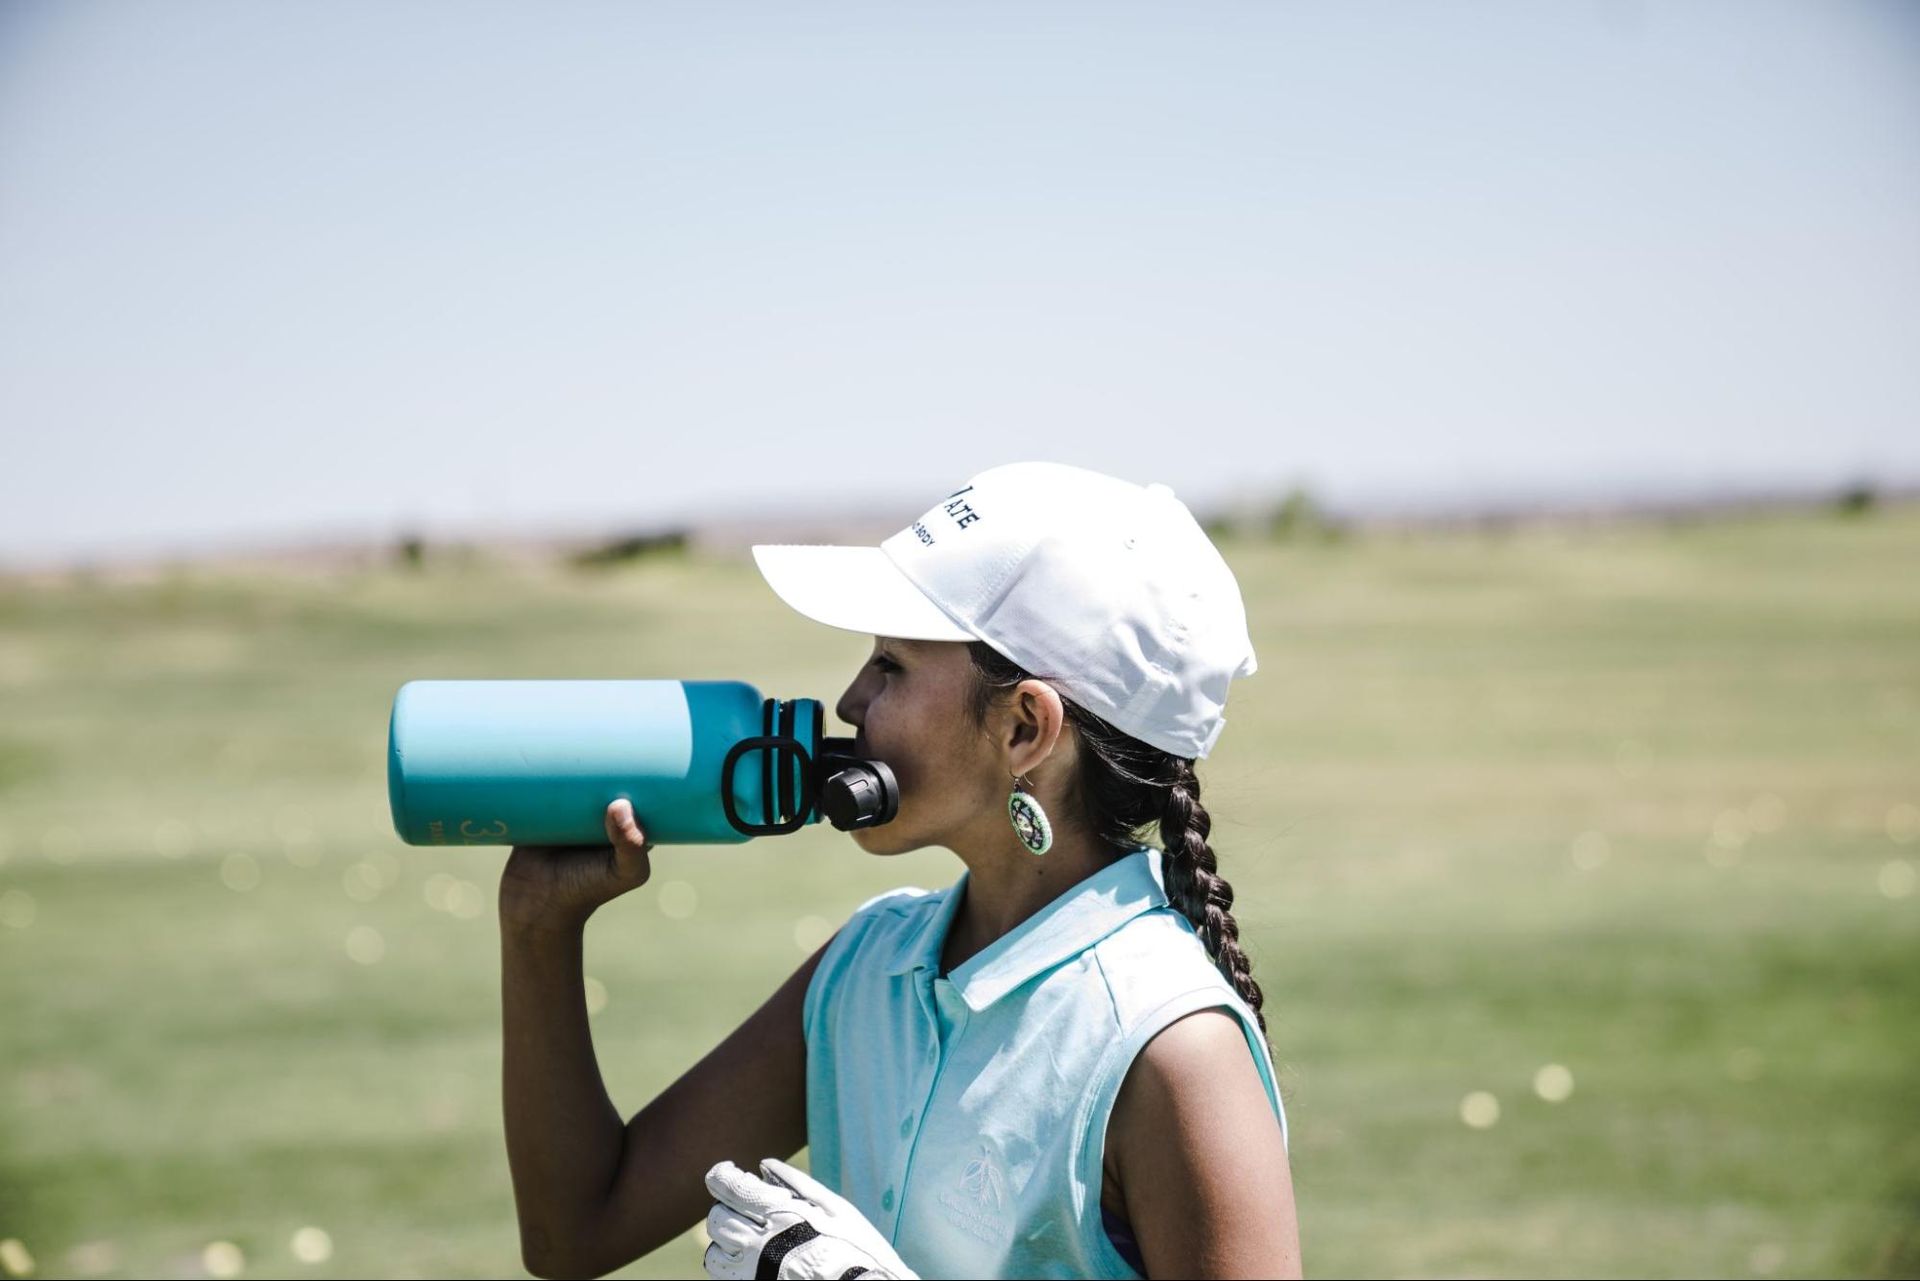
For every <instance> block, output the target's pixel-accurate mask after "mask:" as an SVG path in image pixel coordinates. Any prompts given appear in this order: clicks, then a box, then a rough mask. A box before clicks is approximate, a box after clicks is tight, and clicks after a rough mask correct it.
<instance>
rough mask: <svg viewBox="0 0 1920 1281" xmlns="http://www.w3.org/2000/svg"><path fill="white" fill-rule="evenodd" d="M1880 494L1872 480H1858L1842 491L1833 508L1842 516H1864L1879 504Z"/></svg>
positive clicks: (1834, 501)
mask: <svg viewBox="0 0 1920 1281" xmlns="http://www.w3.org/2000/svg"><path fill="white" fill-rule="evenodd" d="M1879 502H1880V495H1879V493H1878V492H1876V491H1875V489H1874V487H1873V483H1872V482H1871V481H1865V480H1862V481H1856V482H1855V483H1853V484H1851V485H1848V486H1847V487H1846V488H1845V489H1843V490H1841V491H1840V496H1839V497H1837V498H1835V499H1834V500H1833V509H1834V510H1835V511H1836V512H1838V513H1839V514H1840V515H1842V516H1864V515H1866V514H1867V513H1868V512H1870V511H1872V510H1873V509H1874V508H1875V507H1876V506H1878V505H1879Z"/></svg>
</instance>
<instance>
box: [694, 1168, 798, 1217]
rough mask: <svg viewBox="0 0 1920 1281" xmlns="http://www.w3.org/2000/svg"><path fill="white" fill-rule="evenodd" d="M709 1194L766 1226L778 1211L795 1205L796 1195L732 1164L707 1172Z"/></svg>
mask: <svg viewBox="0 0 1920 1281" xmlns="http://www.w3.org/2000/svg"><path fill="white" fill-rule="evenodd" d="M707 1191H709V1192H711V1193H713V1196H714V1199H715V1200H716V1201H719V1202H721V1203H723V1204H725V1205H727V1206H729V1207H731V1208H732V1209H734V1210H737V1211H739V1212H740V1213H741V1214H742V1215H744V1216H746V1217H747V1218H748V1219H751V1220H753V1221H754V1222H755V1223H765V1222H766V1221H767V1216H768V1215H770V1214H772V1213H773V1212H774V1211H775V1210H778V1209H782V1208H784V1207H787V1206H790V1205H792V1204H793V1193H791V1192H789V1191H787V1189H785V1188H783V1187H780V1186H778V1185H776V1184H772V1183H768V1182H767V1181H766V1180H765V1179H762V1178H760V1177H759V1176H758V1175H754V1174H748V1173H747V1172H746V1171H745V1170H743V1169H741V1168H740V1167H739V1166H737V1165H735V1164H734V1163H733V1162H731V1161H722V1162H720V1164H718V1165H716V1166H714V1167H713V1168H712V1169H711V1170H708V1171H707Z"/></svg>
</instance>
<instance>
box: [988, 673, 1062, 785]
mask: <svg viewBox="0 0 1920 1281" xmlns="http://www.w3.org/2000/svg"><path fill="white" fill-rule="evenodd" d="M1066 724H1067V709H1066V706H1065V704H1063V703H1062V702H1061V701H1060V694H1059V692H1058V691H1056V690H1055V689H1054V688H1053V686H1051V685H1049V684H1047V683H1046V682H1045V681H1040V680H1031V679H1029V680H1024V681H1021V682H1020V683H1019V684H1018V685H1016V686H1014V688H1013V697H1012V698H1011V699H1009V700H1008V702H1007V721H1006V726H1005V729H1004V730H1003V734H1004V738H1003V744H1002V745H1003V746H1004V747H1005V748H1006V753H1007V768H1008V769H1009V770H1010V771H1011V772H1013V773H1015V774H1019V775H1023V776H1024V775H1025V774H1026V773H1027V772H1028V771H1029V770H1032V769H1034V768H1035V767H1037V766H1038V765H1039V764H1040V763H1041V762H1042V761H1044V760H1046V759H1047V758H1048V757H1050V756H1052V755H1053V750H1054V748H1055V747H1056V746H1057V745H1058V744H1059V741H1060V733H1061V731H1062V730H1063V729H1065V728H1066Z"/></svg>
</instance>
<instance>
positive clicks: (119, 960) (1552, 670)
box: [0, 506, 1920, 1277]
mask: <svg viewBox="0 0 1920 1281" xmlns="http://www.w3.org/2000/svg"><path fill="white" fill-rule="evenodd" d="M1223 550H1224V551H1225V553H1226V555H1227V557H1228V559H1229V560H1230V561H1231V562H1232V564H1233V566H1234V568H1235V570H1236V572H1237V573H1238V574H1239V576H1240V580H1241V584H1242V588H1243V591H1244V593H1245V595H1246V597H1247V600H1248V604H1249V609H1250V612H1251V616H1252V617H1251V621H1252V625H1253V629H1254V637H1255V644H1256V647H1257V650H1258V652H1259V655H1260V660H1261V671H1260V673H1259V674H1258V675H1256V676H1255V677H1254V678H1252V679H1251V680H1249V681H1246V682H1244V683H1241V684H1238V685H1236V687H1235V690H1234V697H1233V704H1232V707H1231V709H1230V716H1229V721H1230V724H1229V727H1228V729H1227V731H1226V732H1225V734H1224V735H1223V737H1222V739H1221V742H1220V746H1219V749H1218V750H1217V751H1216V752H1215V754H1214V755H1213V757H1211V758H1210V759H1209V760H1208V761H1207V762H1205V763H1203V765H1202V767H1201V777H1202V779H1203V781H1204V784H1205V789H1206V790H1205V799H1206V802H1207V803H1208V805H1209V808H1210V810H1211V812H1212V814H1213V818H1214V829H1213V835H1214V844H1215V847H1216V849H1217V850H1218V851H1219V852H1220V856H1221V862H1222V867H1223V870H1224V871H1225V872H1226V873H1227V874H1228V875H1229V876H1230V877H1231V879H1232V881H1233V883H1234V885H1235V886H1236V888H1237V890H1238V894H1239V898H1238V903H1237V905H1236V910H1237V915H1238V916H1239V919H1240V920H1241V922H1242V926H1243V930H1244V934H1245V937H1246V939H1247V940H1248V942H1249V945H1250V951H1251V953H1252V955H1253V958H1254V963H1255V964H1254V973H1255V977H1256V978H1257V979H1258V980H1259V981H1260V982H1261V983H1262V984H1263V985H1264V987H1265V989H1266V992H1267V1002H1268V1004H1267V1009H1268V1014H1269V1020H1270V1025H1271V1029H1272V1039H1273V1042H1274V1046H1275V1052H1276V1058H1277V1060H1278V1061H1279V1063H1280V1064H1281V1065H1282V1070H1283V1087H1284V1089H1285V1092H1286V1095H1287V1100H1288V1106H1289V1116H1290V1119H1291V1121H1292V1124H1293V1161H1294V1167H1295V1172H1294V1174H1295V1180H1296V1187H1297V1194H1298V1200H1299V1209H1300V1220H1301V1225H1302V1240H1303V1249H1304V1254H1305V1261H1306V1266H1307V1269H1308V1271H1309V1273H1310V1274H1342V1275H1355V1276H1387V1275H1408V1276H1411V1275H1421V1276H1461V1275H1491V1276H1584V1275H1596V1274H1607V1275H1643V1276H1693V1275H1715V1276H1749V1275H1764V1274H1773V1275H1802V1276H1815V1275H1828V1274H1836V1273H1838V1274H1849V1275H1913V1274H1915V1273H1916V1272H1920V1126H1917V1125H1916V1121H1920V1073H1917V1072H1916V1062H1917V1061H1920V1059H1917V1056H1916V1050H1920V948H1916V942H1917V941H1920V895H1917V894H1915V893H1914V892H1913V879H1914V878H1913V875H1912V871H1913V868H1914V866H1915V865H1916V864H1920V830H1916V829H1920V811H1917V810H1916V809H1915V808H1914V807H1915V806H1920V575H1917V574H1916V567H1917V566H1920V509H1916V508H1913V507H1908V506H1896V507H1891V508H1885V509H1882V510H1880V511H1877V512H1875V513H1873V514H1871V515H1869V516H1866V517H1862V518H1855V519H1841V518H1836V517H1834V516H1831V515H1826V514H1817V513H1808V514H1804V515H1775V516H1764V517H1759V516H1743V517H1729V518H1723V519H1715V520H1710V521H1703V522H1698V523H1691V524H1686V525H1681V526H1676V527H1664V526H1661V525H1644V526H1632V527H1611V528H1593V529H1585V530H1573V529H1562V530H1554V529H1541V530H1530V531H1515V532H1509V533H1505V534H1473V533H1457V534H1429V535H1421V536H1407V535H1389V534H1374V535H1366V536H1361V537H1355V538H1349V539H1346V540H1343V541H1338V542H1327V543H1286V542H1281V543H1254V542H1240V541H1228V542H1225V543H1224V544H1223ZM865 652H866V643H865V641H864V640H863V639H862V638H860V637H856V636H853V635H851V634H848V633H843V632H836V631H833V630H831V629H827V628H823V627H819V626H816V625H814V624H812V623H810V622H808V621H807V620H805V619H803V618H801V617H799V616H797V615H795V614H792V613H791V612H789V611H788V610H787V609H786V608H785V607H784V606H783V605H782V604H781V603H780V602H779V601H778V600H777V599H776V598H775V597H774V596H773V595H772V593H771V592H770V591H768V590H767V589H766V587H765V586H764V584H763V582H762V581H761V579H760V578H759V576H758V574H757V573H756V572H755V571H754V569H753V568H752V566H751V564H749V563H747V562H744V561H728V560H712V559H705V558H701V557H698V556H693V555H673V556H660V557H653V558H643V559H641V560H637V561H635V562H633V563H630V564H627V565H622V566H617V567H613V568H609V569H602V570H597V571H592V572H575V573H565V572H559V571H554V572H541V571H535V570H530V569H525V568H511V567H508V566H505V565H499V564H489V563H487V562H486V561H484V560H472V559H469V560H467V561H463V562H458V563H447V564H436V563H435V562H434V560H433V559H432V558H431V557H429V559H428V562H427V564H426V567H425V570H424V571H423V572H409V571H407V570H406V569H404V568H401V567H398V566H396V567H395V568H393V569H392V570H385V571H369V572H363V573H357V574H352V575H348V576H345V577H336V578H317V577H311V576H298V575H283V576H270V575H264V574H253V575H246V576H239V575H216V574H214V573H211V572H208V571H193V570H182V571H179V572H177V573H175V574H173V575H171V576H170V577H168V578H166V579H165V580H164V581H157V582H150V583H145V584H140V585H120V586H113V585H109V584H105V583H100V582H90V581H85V580H82V581H77V582H74V583H71V584H67V585H62V586H57V587H56V586H27V585H24V584H21V583H18V582H15V583H12V584H0V1057H3V1059H4V1062H5V1070H4V1073H0V1239H3V1238H14V1239H17V1240H18V1241H19V1242H21V1243H23V1244H24V1246H25V1247H26V1249H27V1250H28V1251H30V1252H31V1254H32V1256H33V1258H34V1260H35V1262H36V1265H37V1268H38V1271H39V1273H40V1274H43V1275H62V1274H72V1273H91V1274H103V1275H159V1274H169V1275H192V1274H196V1273H199V1272H203V1271H204V1270H205V1268H206V1266H207V1263H208V1260H207V1259H206V1258H204V1257H203V1251H204V1249H205V1247H206V1246H207V1245H208V1243H210V1242H215V1241H226V1242H231V1243H233V1244H234V1245H236V1246H238V1247H239V1249H240V1251H241V1255H242V1256H243V1257H244V1260H245V1270H246V1272H247V1273H248V1274H251V1275H268V1274H271V1275H285V1274H298V1275H313V1276H374V1275H379V1276H392V1277H408V1276H492V1275H501V1274H508V1275H517V1274H519V1272H520V1269H519V1255H518V1248H517V1238H516V1233H515V1229H514V1222H513V1208H512V1198H511V1191H510V1187H509V1184H508V1179H507V1172H506V1165H505V1156H504V1150H503V1144H502V1139H501V1130H500V1115H499V1103H500V1101H499V1069H500V1064H499V1023H498V1019H499V1010H498V991H499V989H498V950H497V936H496V933H495V927H494V924H493V916H492V902H493V892H494V887H495V883H496V878H497V876H498V873H499V869H500V865H501V862H502V861H503V857H504V854H505V851H504V850H490V849H473V850H444V849H416V848H413V847H409V846H406V845H403V844H401V843H400V842H398V840H397V839H396V838H395V837H394V835H393V833H392V829H391V826H390V822H389V819H388V815H387V807H386V806H387V803H386V793H385V746H386V724H387V714H388V711H389V708H390V706H391V700H392V697H393V694H394V691H395V690H396V689H397V688H398V687H399V686H400V684H402V683H403V682H404V681H406V680H409V679H413V678H416V677H532V678H538V677H553V678H558V677H624V676H630V677H644V676H678V677H688V678H723V677H731V678H740V679H746V680H750V681H752V682H754V683H755V684H757V685H758V686H759V687H760V688H761V689H762V691H763V692H765V693H767V694H770V695H778V696H781V697H797V696H803V695H804V696H811V697H820V698H823V699H825V700H826V701H827V702H828V703H829V706H831V703H832V701H833V699H834V698H836V697H837V695H838V694H839V692H840V691H841V690H842V689H843V688H844V686H845V684H846V682H847V681H848V680H849V679H850V678H851V676H852V674H853V673H854V671H855V670H856V669H857V667H858V666H859V664H860V662H861V661H862V660H863V658H864V656H865ZM957 874H958V863H957V861H956V860H955V859H953V857H952V856H951V855H950V854H948V853H947V852H945V851H923V852H921V853H917V854H913V855H908V856H905V857H903V858H900V859H896V860H876V859H870V858H868V857H867V856H865V855H862V854H861V853H860V852H859V851H858V850H857V849H855V848H854V847H853V845H852V844H851V843H850V842H849V841H847V840H846V839H845V837H844V836H842V835H840V834H838V833H835V832H833V831H831V829H826V830H818V829H810V830H808V831H806V832H804V833H801V834H798V835H795V836H791V837H786V838H781V839H769V840H762V841H757V842H753V843H750V844H748V845H746V846H743V847H738V848H683V849H666V850H661V851H658V852H657V853H656V858H655V873H654V878H655V879H654V882H653V883H652V884H651V885H649V886H648V887H647V888H645V889H643V890H641V891H639V892H638V893H636V894H634V895H632V896H629V897H628V898H627V899H623V900H621V901H619V902H617V903H615V904H613V905H612V906H610V907H609V908H607V909H606V910H605V911H603V913H602V914H601V915H600V917H599V918H597V919H596V920H595V922H594V924H593V925H592V927H591V928H590V930H589V935H588V945H587V972H588V973H589V974H590V975H592V976H593V977H594V978H596V979H597V980H598V981H599V982H600V983H602V984H603V985H604V988H605V990H606V992H607V994H608V1000H607V1003H606V1005H605V1008H604V1009H602V1010H601V1011H599V1012H598V1013H597V1014H596V1015H595V1018H594V1027H595V1038H596V1044H597V1047H598V1052H599V1058H600V1063H601V1067H602V1070H603V1072H604V1073H605V1075H606V1077H607V1081H608V1086H609V1088H610V1089H611V1091H612V1093H613V1096H614V1099H615V1101H616V1103H617V1104H618V1105H619V1106H620V1108H621V1110H622V1111H623V1112H624V1113H629V1114H630V1113H631V1112H633V1111H634V1110H636V1109H638V1108H639V1107H640V1106H641V1105H642V1104H644V1103H645V1102H646V1101H647V1099H649V1098H650V1097H651V1096H652V1095H653V1093H654V1092H656V1091H657V1090H659V1089H660V1088H662V1087H663V1086H665V1085H666V1084H667V1083H668V1082H669V1081H671V1080H672V1079H673V1077H674V1076H675V1075H677V1074H678V1073H679V1072H680V1071H681V1070H683V1069H684V1068H685V1067H687V1066H688V1065H690V1064H691V1063H692V1062H693V1061H694V1060H695V1059H697V1058H698V1057H699V1056H700V1055H701V1054H703V1053H704V1052H705V1051H706V1050H707V1049H708V1048H709V1047H710V1046H711V1045H712V1044H713V1043H714V1042H715V1041H717V1040H718V1039H719V1038H720V1037H721V1036H722V1035H724V1034H725V1032H726V1031H727V1030H728V1029H730V1028H731V1027H732V1026H733V1025H734V1024H735V1023H737V1022H738V1020H739V1019H741V1018H742V1017H744V1016H745V1015H746V1014H747V1012H749V1011H750V1010H751V1009H752V1008H753V1007H754V1006H755V1005H757V1004H758V1003H759V1002H760V1001H761V1000H762V999H763V998H764V997H765V995H766V994H767V993H768V992H769V991H771V990H772V988H773V987H774V986H775V985H776V984H777V983H778V982H779V981H780V980H781V978H782V977H784V976H785V975H786V974H787V973H788V972H789V971H790V970H791V969H792V967H793V966H795V965H797V964H798V963H799V961H800V960H801V959H802V957H803V956H804V954H805V950H806V949H807V948H808V947H810V946H811V945H812V944H813V943H814V942H816V941H817V940H818V939H819V938H820V937H822V936H823V935H824V933H825V931H826V930H828V929H830V928H831V926H832V925H834V924H837V923H838V922H839V921H840V920H842V919H843V918H844V917H845V915H846V914H847V912H848V911H850V910H851V909H852V908H853V907H854V906H855V905H857V904H858V903H859V902H860V901H861V900H862V899H864V898H866V897H868V896H870V895H872V894H875V893H878V892H879V891H881V890H883V889H886V888H888V887H891V886H894V885H900V884H920V885H928V886H937V885H944V884H947V883H949V882H951V881H952V880H953V879H954V877H955V876H956V875H957ZM674 883H678V884H674ZM670 885H671V886H672V888H671V889H670V890H669V888H668V887H669V886H670ZM689 901H691V902H692V904H693V908H692V911H691V914H690V915H669V914H667V913H666V912H665V911H663V910H662V907H663V905H664V906H669V907H674V908H676V909H684V906H685V904H687V903H688V902H689ZM356 958H357V959H356ZM1548 1063H1558V1064H1562V1065H1564V1066H1565V1067H1567V1068H1568V1069H1569V1070H1570V1071H1571V1074H1572V1079H1573V1082H1574V1089H1573V1092H1572V1095H1571V1097H1569V1098H1566V1099H1565V1100H1564V1101H1561V1102H1557V1103H1554V1102H1548V1101H1546V1100H1544V1099H1543V1098H1541V1097H1539V1096H1538V1095H1537V1094H1536V1093H1535V1090H1534V1079H1535V1074H1536V1072H1537V1071H1538V1069H1540V1068H1541V1067H1542V1066H1543V1065H1546V1064H1548ZM1475 1091H1485V1092H1488V1093H1490V1094H1491V1095H1492V1096H1493V1097H1494V1099H1495V1100H1496V1101H1497V1103H1498V1108H1499V1112H1498V1119H1497V1122H1496V1123H1495V1124H1493V1125H1492V1126H1491V1127H1488V1128H1485V1129H1475V1128H1470V1127H1469V1126H1467V1125H1466V1124H1464V1123H1463V1121H1462V1100H1463V1099H1464V1098H1465V1097H1466V1096H1467V1095H1468V1094H1470V1093H1472V1092H1475ZM303 1226H318V1227H320V1228H323V1229H324V1230H325V1231H326V1232H327V1233H328V1234H329V1236H330V1238H331V1241H332V1246H333V1248H332V1253H331V1256H330V1257H329V1258H328V1259H327V1260H326V1261H325V1262H323V1263H319V1264H305V1263H302V1262H300V1261H298V1260H297V1259H296V1258H295V1256H294V1254H293V1253H292V1246H291V1241H292V1237H293V1234H294V1233H295V1231H296V1230H298V1229H300V1228H302V1227H303ZM3 1262H4V1260H0V1263H3ZM214 1262H215V1263H218V1262H219V1260H217V1259H216V1260H214ZM698 1273H699V1262H698V1243H697V1241H696V1240H695V1239H694V1237H693V1236H692V1234H689V1235H688V1236H687V1237H685V1238H683V1239H681V1240H680V1241H678V1242H675V1243H674V1244H673V1245H671V1246H669V1247H667V1248H666V1249H663V1250H661V1251H659V1252H657V1253H656V1254H654V1255H653V1256H651V1257H649V1258H647V1259H645V1260H642V1261H640V1262H639V1263H637V1264H636V1265H634V1266H633V1267H631V1268H629V1269H628V1270H626V1272H624V1273H622V1274H621V1275H631V1276H649V1277H650V1276H677V1275H678V1276H684V1275H697V1274H698Z"/></svg>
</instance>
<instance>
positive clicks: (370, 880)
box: [340, 859, 387, 903]
mask: <svg viewBox="0 0 1920 1281" xmlns="http://www.w3.org/2000/svg"><path fill="white" fill-rule="evenodd" d="M340 884H341V887H342V888H344V889H345V890H346V892H347V897H348V898H350V899H352V900H353V901H354V902H356V903H371V902H372V901H373V900H374V899H376V898H378V897H379V896H380V891H381V890H383V889H385V888H386V887H387V884H386V878H385V877H383V876H381V875H380V869H379V868H378V867H376V866H374V865H373V864H372V863H369V862H368V861H367V860H365V859H361V860H360V861H359V862H358V863H350V864H348V865H347V870H346V871H344V872H342V873H341V874H340Z"/></svg>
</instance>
